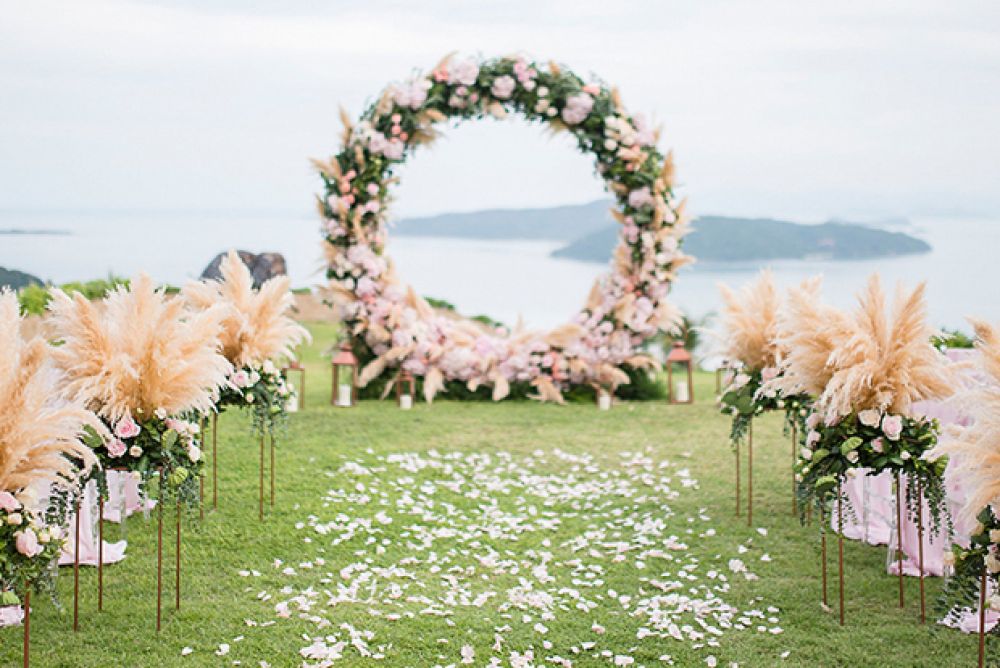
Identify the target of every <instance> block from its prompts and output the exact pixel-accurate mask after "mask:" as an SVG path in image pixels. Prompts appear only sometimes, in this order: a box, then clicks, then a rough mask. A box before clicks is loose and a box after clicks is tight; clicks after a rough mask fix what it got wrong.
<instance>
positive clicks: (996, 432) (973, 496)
mask: <svg viewBox="0 0 1000 668" xmlns="http://www.w3.org/2000/svg"><path fill="white" fill-rule="evenodd" d="M971 322H972V325H973V327H974V328H975V331H976V339H977V341H976V349H977V350H978V351H979V359H978V360H977V362H978V365H979V367H980V368H981V369H982V371H984V372H985V374H986V376H987V383H985V384H980V385H977V386H974V387H970V388H968V389H966V390H963V391H962V392H961V393H959V395H958V396H957V397H956V399H957V401H958V403H960V404H961V405H962V409H963V412H965V413H966V414H967V415H968V416H969V417H971V418H972V419H973V422H972V424H971V425H970V426H967V427H957V428H954V429H951V430H950V436H951V438H948V439H943V440H942V441H941V443H940V444H939V445H938V446H937V447H935V448H934V449H933V450H931V451H930V453H929V454H928V458H931V459H936V458H938V457H942V456H948V457H949V460H948V470H949V473H954V474H955V475H957V476H958V479H960V480H961V481H962V489H963V491H964V492H965V494H966V497H965V503H964V505H963V506H962V509H961V511H960V517H961V519H962V521H967V522H973V523H974V522H975V518H976V516H977V515H978V514H979V512H980V511H981V510H982V509H983V508H986V507H987V506H989V507H990V508H991V509H992V510H993V513H994V514H995V515H997V516H998V517H1000V329H998V328H997V327H994V326H993V325H990V324H988V323H985V322H982V321H979V320H972V321H971Z"/></svg>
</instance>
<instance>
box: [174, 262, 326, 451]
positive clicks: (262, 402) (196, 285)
mask: <svg viewBox="0 0 1000 668" xmlns="http://www.w3.org/2000/svg"><path fill="white" fill-rule="evenodd" d="M219 270H220V273H221V276H222V277H221V280H209V281H201V282H191V283H189V284H188V285H186V286H185V287H184V290H183V291H182V293H181V295H182V298H183V300H184V303H185V306H186V307H187V308H188V309H189V310H191V311H194V312H198V311H203V310H206V309H213V308H221V309H222V310H223V319H222V332H221V335H220V339H219V341H220V350H221V353H222V355H223V356H224V357H225V358H226V359H227V360H228V361H229V363H230V364H231V365H232V373H231V374H230V376H229V378H228V379H227V381H226V382H225V383H224V384H223V385H222V386H221V387H220V389H219V394H218V397H217V399H216V402H215V407H216V410H219V411H221V410H225V407H226V406H240V407H247V408H249V409H250V413H251V415H252V419H253V429H254V431H256V432H258V433H264V432H269V433H271V434H274V433H275V431H276V428H277V426H278V424H279V423H280V422H281V421H282V420H284V419H285V418H286V417H287V412H286V406H287V405H288V401H289V399H290V397H291V396H292V389H291V386H289V385H288V384H287V383H286V382H285V379H284V377H283V376H282V375H281V371H280V370H279V369H278V367H277V366H276V365H275V363H274V360H275V359H278V358H280V357H285V358H288V359H294V353H293V349H294V348H295V347H296V346H297V345H299V344H301V343H302V342H304V341H308V340H310V336H309V332H308V331H306V329H305V328H304V327H302V326H301V325H299V324H298V323H296V322H295V321H294V320H293V319H292V318H291V317H290V316H289V312H290V311H291V309H292V307H293V297H292V293H291V291H290V290H289V287H290V286H289V281H290V279H289V278H288V277H287V276H276V277H274V278H272V279H270V280H269V281H267V282H265V283H264V284H263V285H262V286H261V287H260V289H259V290H255V289H254V287H253V276H252V275H251V273H250V270H249V268H247V266H246V265H245V264H244V263H243V261H242V260H241V259H240V257H239V255H238V254H237V253H236V251H234V250H231V251H229V253H228V254H227V255H226V257H225V258H223V259H222V263H221V265H220V267H219Z"/></svg>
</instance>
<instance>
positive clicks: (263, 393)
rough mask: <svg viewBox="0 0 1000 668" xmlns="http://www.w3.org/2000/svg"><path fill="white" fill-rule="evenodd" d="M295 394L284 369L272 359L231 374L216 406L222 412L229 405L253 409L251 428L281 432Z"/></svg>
mask: <svg viewBox="0 0 1000 668" xmlns="http://www.w3.org/2000/svg"><path fill="white" fill-rule="evenodd" d="M294 396H295V390H294V388H293V387H292V386H291V385H289V384H288V383H287V382H286V380H285V377H284V376H283V375H282V374H281V370H280V369H278V367H277V366H276V365H275V364H274V362H272V361H271V360H266V361H265V362H264V363H263V364H261V365H259V366H257V365H247V366H245V367H243V368H242V369H237V370H236V371H235V372H234V373H233V375H232V376H230V377H229V383H228V384H227V385H226V386H225V387H223V388H222V389H221V391H220V392H219V399H218V401H217V402H216V409H217V410H218V411H219V412H220V413H221V412H223V411H224V410H225V409H226V407H227V406H237V407H240V408H246V409H248V410H249V411H250V419H251V429H252V430H253V432H254V433H255V434H260V435H262V434H270V435H272V436H274V435H275V434H277V433H278V432H280V431H281V430H282V429H283V428H284V426H285V424H286V423H287V421H288V402H289V400H290V399H292V398H293V397H294Z"/></svg>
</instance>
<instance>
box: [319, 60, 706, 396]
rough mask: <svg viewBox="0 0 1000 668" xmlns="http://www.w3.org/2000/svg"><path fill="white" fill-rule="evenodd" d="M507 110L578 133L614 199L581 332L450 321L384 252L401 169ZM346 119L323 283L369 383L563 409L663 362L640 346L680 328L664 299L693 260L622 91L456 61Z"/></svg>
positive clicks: (330, 168) (326, 169)
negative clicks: (484, 391) (574, 397)
mask: <svg viewBox="0 0 1000 668" xmlns="http://www.w3.org/2000/svg"><path fill="white" fill-rule="evenodd" d="M510 113H517V114H520V115H521V116H523V117H524V118H526V119H527V120H529V121H532V122H539V123H545V124H547V125H548V126H549V127H550V128H551V129H552V130H554V131H566V132H569V133H571V134H572V135H573V136H574V137H575V138H576V142H577V146H578V147H579V149H580V150H581V151H583V152H585V153H588V154H590V155H592V156H593V158H594V162H595V165H596V171H597V173H598V175H599V176H600V177H601V178H602V179H604V181H605V184H606V187H607V189H608V190H609V191H610V192H611V193H612V194H613V195H614V196H615V198H616V200H617V206H616V207H614V208H613V209H612V214H613V215H614V217H615V219H616V220H617V221H618V222H619V223H621V230H620V240H619V243H618V246H617V248H616V249H615V252H614V256H613V259H612V263H611V265H612V266H611V271H610V273H608V274H607V275H605V276H603V277H602V278H599V279H598V280H597V281H596V282H595V284H594V286H593V288H592V289H591V291H590V295H589V297H588V298H587V301H586V303H585V304H584V306H583V308H582V309H581V310H580V312H579V313H578V314H577V315H576V317H575V318H573V319H572V320H571V322H569V323H567V324H565V325H563V326H561V327H558V328H556V329H554V330H552V331H549V332H528V331H514V332H510V331H507V330H506V329H504V328H502V327H500V328H494V327H489V326H486V325H483V324H482V323H479V322H474V321H471V320H467V319H462V318H458V317H455V316H453V315H452V314H446V313H440V312H438V311H436V310H435V309H433V308H431V307H430V306H429V305H428V304H427V302H426V301H425V300H423V299H422V298H420V297H419V296H418V295H417V294H416V293H415V292H414V291H413V289H412V288H411V287H409V286H407V285H404V284H403V283H402V282H400V280H399V279H398V278H397V276H396V273H395V271H394V268H393V265H392V262H391V261H390V260H389V258H388V257H387V256H386V255H385V253H384V248H385V242H386V210H387V202H388V200H389V193H390V186H391V185H392V184H393V183H394V182H395V181H396V179H395V177H393V170H394V169H395V167H396V166H397V165H399V164H401V163H402V162H403V161H404V160H405V159H406V157H407V156H408V155H409V154H410V153H411V152H412V151H413V149H415V148H416V147H418V146H422V145H427V144H429V143H431V142H432V141H433V140H434V138H435V137H436V135H437V132H436V130H435V126H436V125H438V124H440V123H444V122H446V121H448V120H449V119H454V120H456V121H461V120H466V119H473V118H484V117H486V116H487V115H490V116H494V117H496V118H504V117H505V116H507V115H508V114H510ZM341 119H342V120H343V123H344V132H343V137H342V139H343V149H342V150H341V152H340V153H339V154H337V155H336V156H334V157H332V158H331V159H330V160H329V161H319V160H317V161H314V162H315V165H316V167H317V168H318V170H319V172H320V174H321V176H322V178H323V182H324V185H325V192H324V194H323V196H322V197H321V198H320V200H319V209H320V213H321V215H322V216H323V219H324V234H325V237H326V239H325V243H324V249H325V252H326V257H327V263H328V268H327V277H328V278H329V279H330V287H331V289H332V291H333V293H334V295H335V297H336V299H337V301H338V303H339V305H340V307H341V316H342V318H343V320H344V324H345V327H346V328H347V330H348V332H349V334H350V335H351V337H352V344H353V347H354V350H355V352H356V353H357V354H358V355H359V357H360V358H361V359H362V361H363V364H364V368H363V370H362V372H361V375H360V381H359V382H360V383H361V384H362V385H365V384H368V383H369V382H371V381H372V380H374V379H376V378H381V377H384V378H385V379H386V380H388V381H390V384H389V385H387V387H386V391H388V387H390V386H391V382H394V381H395V380H396V378H397V377H398V375H399V373H400V372H401V371H405V372H409V373H411V374H412V375H414V376H416V377H418V378H422V380H423V389H424V395H425V397H427V399H428V400H431V399H432V398H433V397H434V395H435V394H436V393H437V392H438V391H440V390H442V389H444V388H445V384H446V383H449V382H459V383H463V384H465V385H467V386H468V388H469V389H470V390H473V391H475V390H477V389H478V388H480V387H491V388H492V395H493V398H494V399H495V400H499V399H502V398H504V397H506V396H508V395H509V394H510V393H511V391H512V388H518V387H520V388H522V389H523V388H524V387H526V386H528V385H530V386H533V387H534V388H535V391H536V392H537V394H536V395H535V396H536V397H537V398H541V399H543V400H552V401H560V402H561V401H562V393H563V391H565V390H567V389H569V388H571V387H573V386H580V385H589V386H592V387H595V388H606V389H613V388H614V387H617V386H618V385H619V384H621V383H624V382H628V375H627V374H626V373H625V372H624V370H623V367H624V366H631V367H633V368H641V367H646V366H650V365H652V364H654V362H653V360H652V359H651V358H650V357H649V356H647V355H645V354H643V353H642V352H641V347H642V344H643V343H644V342H645V341H646V339H648V338H649V337H651V336H653V335H654V334H656V333H658V332H660V331H664V330H669V329H672V328H674V327H675V326H676V324H677V322H678V312H677V310H676V309H675V308H674V307H672V306H671V304H670V303H669V302H668V301H667V293H668V292H669V289H670V284H671V282H672V280H673V279H674V276H675V274H676V271H677V270H678V268H680V267H681V266H683V265H684V264H687V263H688V262H690V261H691V259H690V258H689V257H687V256H685V255H684V254H683V253H682V252H681V251H680V248H679V242H680V239H681V237H682V236H683V235H684V233H685V231H686V228H687V221H686V219H685V217H684V214H683V208H684V205H683V202H680V201H678V200H677V198H676V196H675V194H674V186H673V182H674V166H673V160H672V157H671V155H670V154H667V155H666V156H664V155H663V154H661V153H660V151H659V150H658V149H657V148H656V141H657V138H658V131H654V130H653V129H652V128H650V127H649V125H648V124H647V122H646V120H645V119H644V118H643V117H642V116H641V115H634V116H633V115H631V114H629V113H628V112H627V111H626V109H625V108H624V106H623V105H622V103H621V100H620V98H619V95H618V91H617V90H615V89H613V88H609V87H608V86H607V85H605V84H604V83H602V82H599V81H593V82H587V81H585V80H584V79H582V78H581V77H579V76H577V75H576V74H574V73H573V72H571V71H568V70H566V69H564V68H562V67H560V66H558V65H556V64H555V63H549V64H547V65H541V64H539V63H536V62H531V61H529V60H527V59H525V58H521V57H503V58H494V59H489V60H477V59H466V60H458V59H455V58H453V57H451V56H449V57H447V58H445V59H444V60H442V61H441V62H440V63H438V65H437V66H436V67H435V68H434V70H433V71H432V72H431V73H430V74H428V75H425V74H419V75H416V76H415V77H414V78H412V79H410V80H409V81H406V82H405V83H395V84H391V85H389V86H388V87H387V88H386V89H385V90H384V91H383V92H382V94H381V95H380V96H379V97H378V100H377V101H376V102H375V103H374V104H372V105H371V106H370V107H369V108H368V109H366V110H365V112H364V113H363V114H362V115H361V118H360V119H359V120H358V122H357V123H352V122H351V119H350V118H349V117H348V116H347V114H346V113H344V112H343V111H342V112H341Z"/></svg>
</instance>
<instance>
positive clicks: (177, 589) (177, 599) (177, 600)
mask: <svg viewBox="0 0 1000 668" xmlns="http://www.w3.org/2000/svg"><path fill="white" fill-rule="evenodd" d="M176 550H177V554H176V556H175V559H176V562H177V575H176V582H175V584H174V609H175V610H180V609H181V500H180V499H177V546H176Z"/></svg>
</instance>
